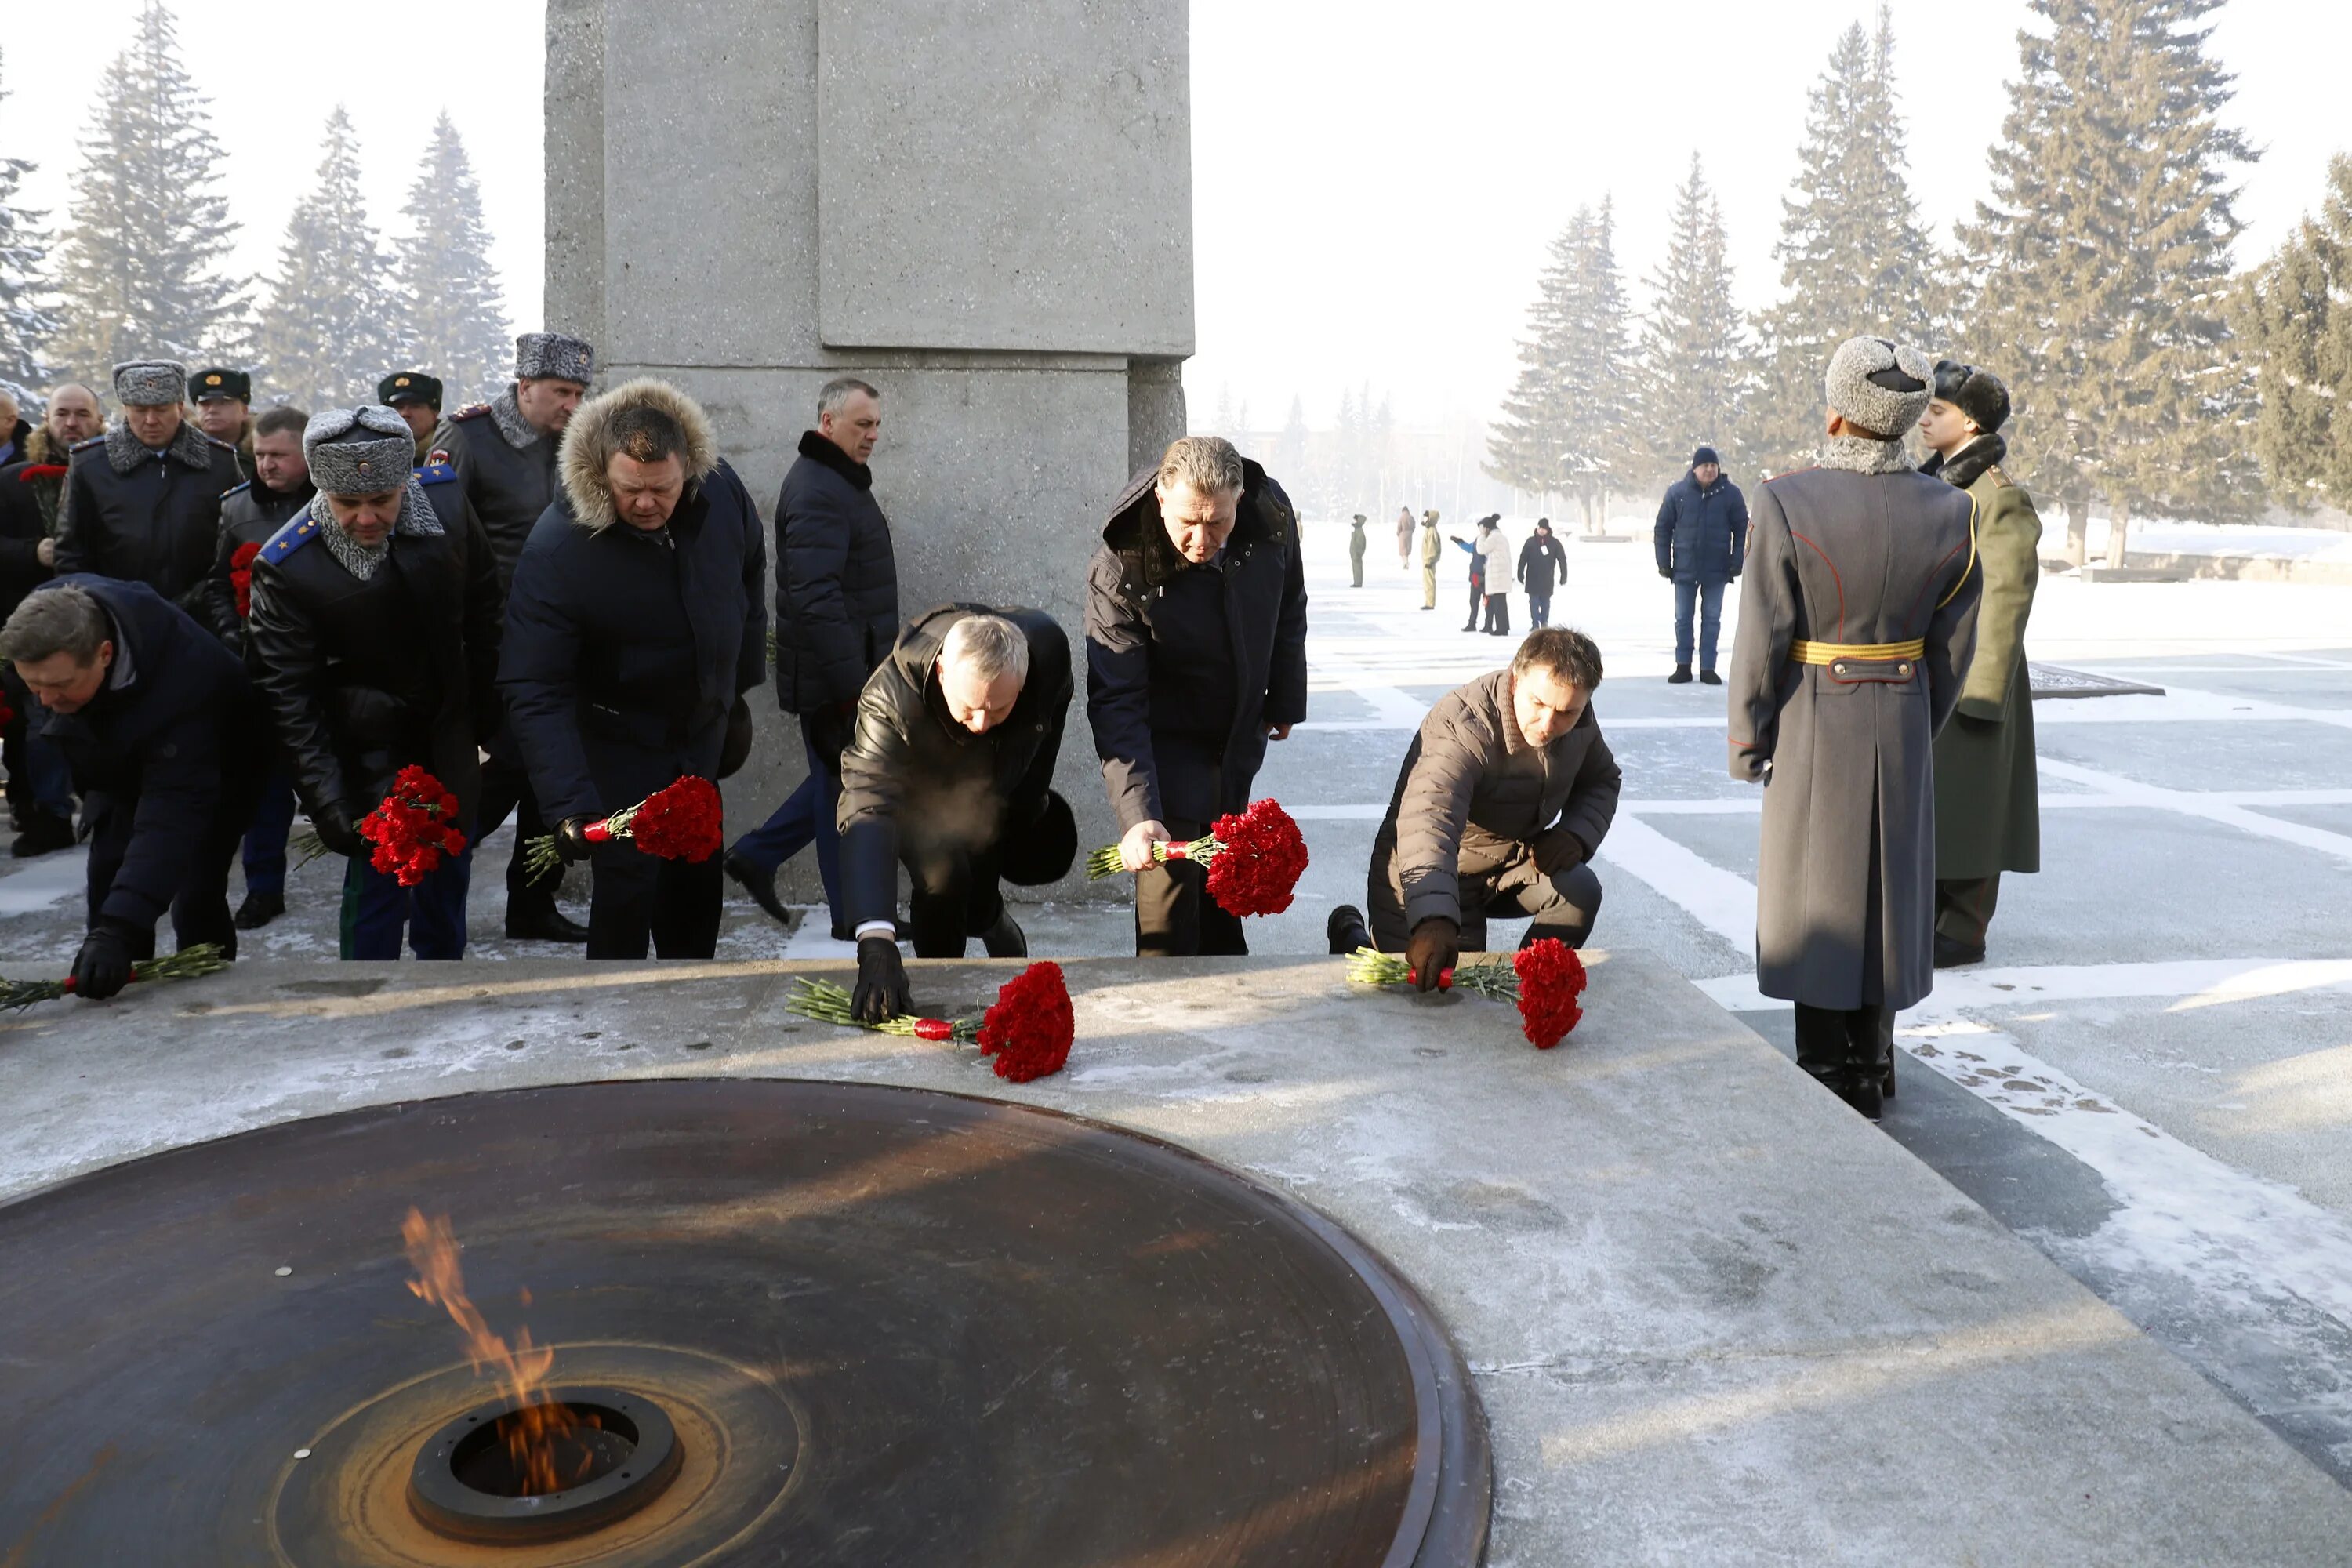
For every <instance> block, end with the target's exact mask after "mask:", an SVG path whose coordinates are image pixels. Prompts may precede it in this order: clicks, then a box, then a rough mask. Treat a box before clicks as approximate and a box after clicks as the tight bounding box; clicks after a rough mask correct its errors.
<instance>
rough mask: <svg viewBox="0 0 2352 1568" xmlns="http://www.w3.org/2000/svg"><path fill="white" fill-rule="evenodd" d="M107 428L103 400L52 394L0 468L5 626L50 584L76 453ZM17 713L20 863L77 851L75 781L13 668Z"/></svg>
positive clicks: (78, 393) (15, 817)
mask: <svg viewBox="0 0 2352 1568" xmlns="http://www.w3.org/2000/svg"><path fill="white" fill-rule="evenodd" d="M105 428H106V419H105V416H104V415H103V414H101V413H100V410H99V405H98V394H96V393H94V392H92V391H91V390H90V389H89V388H88V387H87V386H83V385H81V384H79V383H77V382H68V383H66V384H64V385H62V386H59V387H58V388H56V389H54V390H53V391H51V392H50V394H49V406H48V412H47V414H45V415H44V416H42V419H41V423H40V425H39V426H37V428H36V429H35V430H34V431H33V433H32V434H31V435H29V436H27V437H26V438H25V447H24V453H23V460H22V461H20V462H15V463H11V464H9V465H8V466H7V467H6V468H0V620H5V619H6V618H7V617H8V616H11V615H13V614H15V613H16V606H17V605H21V604H23V603H24V602H25V595H27V594H30V593H31V592H33V590H34V589H36V588H38V587H39V586H40V585H41V584H44V583H47V581H48V580H49V578H50V575H51V568H52V566H53V563H55V562H56V560H57V552H58V543H57V538H56V534H57V526H58V507H59V505H60V503H61V501H62V500H63V497H64V493H65V485H66V474H67V468H66V464H67V459H68V458H69V457H70V456H71V454H72V451H73V448H74V447H77V446H79V444H80V443H82V442H83V441H86V440H89V438H90V437H93V436H96V435H98V434H99V433H100V432H101V431H103V430H104V429H105ZM0 687H5V690H6V693H7V700H8V707H9V710H10V711H11V712H12V713H13V714H14V717H12V718H11V719H10V720H9V721H8V723H7V726H6V730H5V740H0V758H5V764H6V767H7V769H8V816H9V818H10V821H11V823H12V824H13V826H15V829H16V840H15V842H13V843H12V844H10V845H9V847H8V853H9V854H11V855H13V856H15V857H16V858H18V859H29V858H32V857H34V856H37V855H47V854H49V853H50V852H52V851H54V850H58V849H67V848H70V847H72V845H73V842H74V829H73V814H74V799H73V775H72V774H71V773H69V772H68V770H67V768H66V760H65V758H64V757H63V756H61V755H59V754H58V750H57V748H56V747H54V746H52V745H50V744H48V743H47V742H45V741H42V740H39V739H38V738H37V737H36V736H35V734H34V733H33V731H32V720H33V716H34V715H33V709H34V706H35V704H34V702H33V700H32V697H31V694H30V693H28V692H26V689H25V688H24V685H23V683H22V682H20V681H18V680H17V679H16V672H15V671H14V670H6V671H5V674H4V675H0Z"/></svg>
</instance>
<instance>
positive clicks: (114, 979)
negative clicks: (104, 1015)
mask: <svg viewBox="0 0 2352 1568" xmlns="http://www.w3.org/2000/svg"><path fill="white" fill-rule="evenodd" d="M128 984H131V944H130V943H129V942H125V941H124V940H123V939H122V933H121V931H114V930H111V929H110V928H109V927H106V926H93V927H91V928H90V931H89V935H88V936H85V937H83V938H82V939H81V952H79V953H77V954H75V955H74V966H73V991H74V994H75V995H77V996H79V997H80V998H81V999H82V1000H83V1001H85V1002H103V1001H105V1000H106V999H107V998H108V997H110V996H112V995H114V994H116V993H118V992H120V991H121V989H122V988H123V987H124V986H126V985H128Z"/></svg>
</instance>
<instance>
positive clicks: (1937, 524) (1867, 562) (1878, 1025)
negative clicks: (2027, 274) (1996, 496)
mask: <svg viewBox="0 0 2352 1568" xmlns="http://www.w3.org/2000/svg"><path fill="white" fill-rule="evenodd" d="M1934 374H1935V366H1934V364H1933V363H1931V362H1930V361H1929V360H1928V359H1927V355H1925V354H1923V353H1920V352H1919V351H1918V350H1917V349H1915V348H1911V347H1908V346H1903V347H1897V346H1896V345H1895V344H1894V343H1891V342H1887V341H1886V340H1885V339H1884V338H1854V339H1852V340H1851V341H1849V342H1846V343H1844V344H1843V345H1842V346H1841V347H1840V348H1839V349H1838V351H1837V352H1836V353H1835V354H1834V355H1832V358H1831V360H1830V365H1829V374H1828V376H1827V384H1826V392H1827V401H1828V403H1829V410H1830V412H1829V418H1828V421H1827V428H1828V437H1829V438H1828V441H1827V443H1826V444H1825V445H1824V446H1823V447H1822V454H1821V460H1820V464H1819V466H1818V467H1816V468H1805V469H1801V470H1800V471H1798V472H1796V473H1793V474H1783V475H1781V476H1780V478H1778V479H1770V480H1768V481H1766V483H1765V485H1764V487H1763V489H1762V491H1761V492H1760V494H1759V497H1758V500H1757V507H1756V525H1755V531H1754V538H1753V539H1752V540H1751V542H1750V546H1749V561H1750V563H1751V566H1752V570H1750V571H1749V573H1748V585H1747V587H1746V588H1744V589H1743V590H1742V591H1741V597H1740V601H1739V634H1738V641H1737V643H1736V645H1735V646H1734V647H1733V649H1732V658H1731V687H1730V690H1729V692H1728V697H1729V709H1730V724H1731V733H1730V736H1729V740H1730V743H1731V776H1732V777H1733V778H1736V779H1742V780H1746V781H1748V783H1751V784H1755V783H1760V784H1763V785H1764V786H1765V788H1764V822H1763V837H1762V841H1761V844H1760V846H1759V852H1758V856H1757V863H1756V984H1757V988H1758V989H1759V991H1761V992H1763V994H1765V995H1767V996H1778V997H1780V998H1782V999H1784V1000H1787V1001H1790V1002H1793V1003H1795V1004H1796V1005H1797V1063H1798V1065H1799V1066H1800V1067H1802V1068H1804V1069H1805V1070H1806V1071H1807V1072H1809V1073H1811V1074H1812V1075H1813V1077H1814V1078H1815V1079H1818V1080H1819V1081H1820V1082H1821V1083H1822V1084H1823V1085H1824V1086H1825V1087H1827V1088H1829V1089H1832V1090H1834V1091H1835V1092H1836V1093H1837V1094H1838V1095H1839V1096H1840V1097H1841V1098H1842V1099H1843V1100H1845V1101H1846V1103H1847V1104H1849V1105H1851V1106H1853V1108H1854V1109H1855V1110H1858V1111H1860V1112H1862V1114H1864V1115H1865V1116H1868V1117H1871V1118H1873V1119H1875V1118H1876V1117H1877V1115H1878V1112H1879V1108H1880V1102H1881V1100H1882V1099H1883V1098H1884V1096H1885V1090H1886V1088H1887V1086H1888V1084H1889V1083H1890V1081H1891V1079H1892V1077H1893V1073H1894V1049H1895V1033H1894V1031H1895V1014H1896V1012H1898V1011H1899V1010H1901V1009H1902V1008H1905V1007H1908V1006H1910V1005H1913V1004H1915V1003H1916V1002H1917V1001H1918V1000H1919V999H1920V998H1921V997H1923V996H1925V995H1927V993H1928V991H1929V989H1930V988H1931V987H1932V986H1933V985H1934V984H1935V971H1934V967H1933V962H1932V952H1931V938H1932V937H1933V935H1934V930H1935V924H1934V922H1935V895H1936V799H1935V795H1936V792H1935V772H1934V768H1935V763H1934V758H1933V756H1932V747H1933V742H1934V739H1935V734H1936V731H1937V730H1940V729H1941V728H1943V725H1944V721H1945V720H1946V719H1948V718H1949V717H1950V716H1951V712H1952V705H1953V704H1954V703H1955V702H1956V701H1958V699H1959V694H1960V680H1961V678H1962V676H1963V675H1964V674H1965V673H1966V672H1967V670H1968V668H1969V657H1970V655H1971V653H1972V651H1973V649H1974V647H1975V642H1976V620H1977V603H1978V596H1979V593H1980V592H1981V590H1982V587H1983V582H1984V578H1983V574H1982V573H1981V572H1980V571H1979V569H1978V564H1977V558H1976V549H1975V540H1974V537H1973V531H1972V528H1971V521H1972V516H1973V512H1974V510H1975V509H1974V508H1973V506H1972V505H1971V504H1970V502H1969V497H1968V495H1967V493H1966V492H1965V491H1961V490H1957V489H1953V488H1952V487H1951V486H1949V485H1948V484H1946V483H1944V482H1943V481H1942V480H1941V479H1932V478H1930V477H1928V476H1927V475H1925V474H1919V473H1914V472H1913V471H1912V468H1911V464H1910V461H1909V459H1908V458H1906V457H1905V455H1904V451H1903V437H1904V436H1905V434H1906V432H1907V431H1909V429H1910V428H1911V426H1913V425H1914V424H1916V423H1917V421H1918V418H1919V416H1920V414H1921V413H1922V412H1923V411H1925V410H1926V408H1927V395H1928V392H1929V390H1930V387H1929V381H1930V378H1931V377H1932V376H1933V375H1934ZM1800 539H1801V540H1802V543H1800V542H1799V541H1800Z"/></svg>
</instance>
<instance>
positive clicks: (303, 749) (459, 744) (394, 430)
mask: <svg viewBox="0 0 2352 1568" xmlns="http://www.w3.org/2000/svg"><path fill="white" fill-rule="evenodd" d="M272 412H276V411H275V410H273V411H272ZM264 417H265V418H267V417H268V416H264ZM261 440H262V438H261V437H257V441H256V447H255V450H256V453H257V455H258V454H259V453H260V452H261V451H262V450H263V449H264V448H263V447H262V445H261ZM302 447H303V452H304V458H305V460H306V462H307V464H308V466H309V470H310V474H311V475H312V476H313V477H314V478H315V479H316V480H317V483H318V488H319V489H318V494H317V495H316V496H315V497H313V498H312V500H310V502H308V503H307V504H306V505H305V506H303V508H302V509H301V510H299V512H298V513H297V514H296V515H295V517H294V519H293V520H292V521H290V522H289V523H288V524H287V525H286V526H285V527H284V528H283V529H281V530H279V531H278V533H277V534H276V535H275V536H274V537H272V538H271V539H270V540H269V542H268V543H267V544H266V545H264V546H263V548H262V551H261V553H260V555H259V556H258V557H257V559H256V561H255V563H254V565H253V581H252V591H251V602H252V619H251V622H250V645H251V647H250V652H249V655H248V658H247V662H248V664H249V665H250V667H251V669H252V672H253V678H254V682H255V684H256V685H257V687H258V688H259V689H260V691H261V694H262V700H263V701H264V703H265V704H266V705H267V706H268V709H269V711H270V714H271V717H272V718H273V719H274V720H275V721H276V727H277V731H278V740H279V743H280V745H281V746H282V748H283V750H284V752H285V755H286V758H287V759H288V761H289V763H290V764H291V766H292V770H293V773H294V776H295V779H296V781H297V785H296V787H297V788H298V789H299V793H300V795H301V797H302V802H303V805H305V806H306V807H307V808H308V809H309V811H310V821H311V823H312V825H313V826H316V827H317V829H318V832H319V838H320V842H321V843H323V844H324V845H325V846H326V847H327V848H328V849H329V850H330V851H331V852H332V853H334V854H337V855H342V856H346V857H348V858H349V859H348V863H347V865H346V867H345V869H344V872H343V902H342V919H341V931H342V944H341V947H342V956H343V957H345V958H347V959H352V958H372V959H394V958H398V957H399V956H400V947H401V938H402V935H403V933H404V932H405V933H406V936H407V939H408V945H409V947H410V948H411V949H412V950H413V951H414V952H415V954H416V956H417V957H419V958H446V959H455V958H462V957H464V956H465V952H466V888H467V880H468V879H469V878H470V877H471V875H472V870H473V833H474V816H473V814H474V807H475V805H476V804H477V803H478V800H479V798H480V795H481V769H480V763H479V756H480V752H479V748H480V746H481V743H482V742H485V741H487V740H488V739H489V738H490V736H491V735H492V734H493V733H494V732H495V731H497V729H498V726H499V710H498V693H497V689H496V680H497V676H498V653H499V616H500V611H501V609H502V607H503V606H502V604H501V601H500V595H499V577H498V565H497V563H496V561H495V560H494V559H493V557H492V556H491V553H490V544H489V541H488V538H486V537H485V536H484V535H483V533H482V527H481V523H480V522H479V521H478V520H477V519H476V518H475V516H474V509H473V508H472V507H470V506H468V505H467V504H466V497H465V492H464V491H463V490H461V489H459V488H458V486H457V475H456V474H454V473H452V472H451V471H449V469H448V468H446V467H444V468H439V469H438V470H437V471H431V472H432V478H431V479H429V480H428V479H425V477H424V476H423V475H422V474H419V473H412V471H411V470H410V468H409V463H410V461H411V459H413V458H415V450H416V438H415V435H414V434H413V433H412V432H411V431H410V430H409V428H408V426H407V423H406V422H405V421H404V420H403V419H402V418H401V417H400V416H399V415H398V414H396V413H394V411H393V410H391V409H389V408H385V407H383V406H380V405H369V406H365V407H361V408H351V409H336V410H334V411H332V412H330V413H326V414H321V415H320V416H318V417H317V418H315V419H313V420H311V421H310V423H309V426H308V427H307V428H306V429H305V430H304V432H303V436H302ZM411 765H415V766H418V767H422V768H424V769H425V771H426V772H428V773H431V774H432V775H433V776H434V777H435V778H436V779H438V780H439V781H440V782H441V784H442V786H443V787H444V788H446V790H448V791H449V792H450V793H451V794H452V795H456V796H457V820H456V821H455V822H452V823H449V824H447V825H446V826H453V827H455V828H457V831H459V832H460V833H463V834H465V835H466V836H467V847H466V848H465V849H464V850H463V851H461V852H460V853H458V854H457V855H455V856H445V857H444V858H443V859H442V862H441V864H440V865H439V866H437V867H436V868H434V869H433V870H431V871H428V872H426V873H425V878H424V879H423V880H422V881H420V882H418V883H417V884H416V885H415V887H413V888H404V887H402V886H401V885H400V882H399V880H398V879H396V878H394V877H392V876H389V875H386V874H385V873H384V872H382V871H379V870H377V869H376V868H374V866H373V865H372V864H370V859H369V857H370V850H369V847H368V846H367V844H366V842H365V841H364V840H363V839H362V838H361V837H360V836H359V831H358V824H359V823H360V822H361V820H362V819H363V818H364V817H366V816H367V815H368V814H369V813H370V812H372V811H373V810H374V809H375V807H376V805H377V803H379V802H380V801H382V800H383V798H384V797H385V796H386V795H389V794H390V793H391V791H392V787H393V783H394V778H395V776H396V775H397V774H398V773H399V772H400V770H401V769H402V768H404V767H408V766H411Z"/></svg>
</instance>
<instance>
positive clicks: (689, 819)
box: [629, 773, 726, 862]
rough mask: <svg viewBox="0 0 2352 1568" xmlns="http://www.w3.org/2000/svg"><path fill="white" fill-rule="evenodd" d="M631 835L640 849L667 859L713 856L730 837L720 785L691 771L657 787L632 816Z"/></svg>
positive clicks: (706, 857)
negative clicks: (696, 775) (727, 835)
mask: <svg viewBox="0 0 2352 1568" xmlns="http://www.w3.org/2000/svg"><path fill="white" fill-rule="evenodd" d="M629 837H631V838H634V839H635V840H636V845H637V847H638V848H639V849H640V850H643V851H644V852H645V853H646V854H647V855H653V856H657V857H659V858H662V859H664V860H691V861H695V862H700V861H704V860H708V859H709V858H711V857H712V856H713V855H716V854H717V853H719V846H720V845H721V844H722V843H723V842H724V841H725V837H726V833H725V813H724V807H723V806H722V805H720V803H719V786H718V785H717V784H712V783H711V782H710V781H709V779H705V778H697V777H695V776H694V775H692V774H690V773H689V774H688V775H687V776H686V777H685V778H682V779H680V780H678V781H677V783H676V784H671V785H670V786H669V787H668V788H667V789H663V790H657V791H656V792H655V793H654V794H653V795H650V796H648V797H647V798H646V803H645V804H644V805H641V806H639V807H637V810H636V815H635V816H633V817H631V818H630V821H629Z"/></svg>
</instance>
